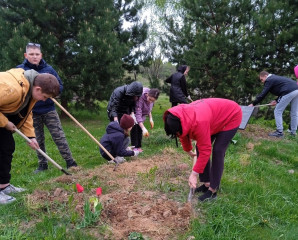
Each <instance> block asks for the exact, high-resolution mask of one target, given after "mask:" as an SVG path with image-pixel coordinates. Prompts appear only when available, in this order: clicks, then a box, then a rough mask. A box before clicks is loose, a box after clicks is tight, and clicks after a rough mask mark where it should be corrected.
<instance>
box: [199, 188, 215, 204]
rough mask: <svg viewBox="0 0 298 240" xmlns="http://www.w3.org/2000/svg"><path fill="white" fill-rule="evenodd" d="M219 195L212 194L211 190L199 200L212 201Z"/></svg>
mask: <svg viewBox="0 0 298 240" xmlns="http://www.w3.org/2000/svg"><path fill="white" fill-rule="evenodd" d="M216 195H217V193H216V192H215V193H212V192H211V191H210V190H207V192H205V193H204V194H203V195H202V196H200V197H199V198H198V199H199V200H200V201H201V202H203V201H207V200H212V199H215V198H216Z"/></svg>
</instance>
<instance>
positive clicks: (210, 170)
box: [197, 128, 238, 189]
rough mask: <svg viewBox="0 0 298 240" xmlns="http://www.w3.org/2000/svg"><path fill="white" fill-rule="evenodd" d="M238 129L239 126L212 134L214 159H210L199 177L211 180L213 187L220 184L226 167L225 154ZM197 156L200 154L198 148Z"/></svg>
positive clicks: (207, 180) (201, 179)
mask: <svg viewBox="0 0 298 240" xmlns="http://www.w3.org/2000/svg"><path fill="white" fill-rule="evenodd" d="M237 130H238V128H234V129H232V130H229V131H223V132H219V133H217V134H214V135H212V136H211V142H212V143H213V147H212V161H210V159H209V161H208V163H207V165H206V167H205V169H204V172H203V173H200V174H199V178H200V181H201V182H210V187H211V188H213V189H217V188H218V187H219V185H220V181H221V177H222V173H223V169H224V159H225V154H226V151H227V148H228V146H229V143H230V141H231V140H232V139H233V137H234V136H235V134H236V132H237ZM197 156H199V152H198V149H197Z"/></svg>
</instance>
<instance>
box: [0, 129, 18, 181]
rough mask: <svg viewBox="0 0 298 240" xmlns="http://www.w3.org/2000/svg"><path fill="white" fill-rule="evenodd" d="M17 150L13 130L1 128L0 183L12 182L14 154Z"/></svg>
mask: <svg viewBox="0 0 298 240" xmlns="http://www.w3.org/2000/svg"><path fill="white" fill-rule="evenodd" d="M14 150H15V141H14V139H13V136H12V132H11V131H8V130H6V129H5V128H0V184H6V183H9V182H10V178H11V175H10V170H11V162H12V155H13V153H14Z"/></svg>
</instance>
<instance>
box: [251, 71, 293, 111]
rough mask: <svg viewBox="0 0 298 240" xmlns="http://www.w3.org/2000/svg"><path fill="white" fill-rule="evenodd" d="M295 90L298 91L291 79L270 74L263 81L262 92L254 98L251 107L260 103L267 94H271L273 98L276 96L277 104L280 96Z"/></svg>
mask: <svg viewBox="0 0 298 240" xmlns="http://www.w3.org/2000/svg"><path fill="white" fill-rule="evenodd" d="M295 90H298V86H297V83H296V82H295V81H294V80H292V79H291V78H287V77H282V76H278V75H274V74H272V75H271V76H269V77H267V79H266V80H265V82H264V88H263V91H262V92H261V93H260V94H259V95H258V96H257V97H256V100H255V101H254V102H253V105H256V104H258V103H259V102H261V101H262V100H263V99H264V98H265V97H266V95H267V94H268V92H270V93H272V94H273V95H275V96H278V98H277V102H278V101H279V99H280V98H281V97H282V96H284V95H287V94H288V93H290V92H293V91H295Z"/></svg>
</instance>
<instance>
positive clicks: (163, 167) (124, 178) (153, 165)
mask: <svg viewBox="0 0 298 240" xmlns="http://www.w3.org/2000/svg"><path fill="white" fill-rule="evenodd" d="M173 153H175V154H173ZM183 159H185V155H183V154H179V153H177V152H175V151H174V150H172V149H165V150H164V152H163V154H162V155H158V156H153V157H151V158H148V159H133V160H131V161H128V162H125V163H123V164H121V165H119V167H118V168H117V170H116V171H114V165H110V164H106V165H101V166H99V167H98V168H95V169H92V170H83V169H76V171H75V172H73V173H72V174H73V175H71V176H69V175H62V176H60V177H58V178H55V179H52V180H50V181H49V182H48V183H47V184H45V185H47V186H48V185H49V184H50V185H51V184H52V185H51V186H53V188H52V190H50V191H46V190H36V191H35V192H34V193H32V194H30V195H28V196H27V200H28V201H27V202H28V206H30V208H31V209H32V208H33V209H35V210H37V209H40V210H43V209H45V210H46V208H45V205H46V207H47V208H48V207H51V206H52V208H55V203H57V202H58V203H65V205H67V204H69V199H70V198H72V201H73V202H74V203H75V206H73V207H75V211H76V212H77V213H79V214H80V215H81V216H82V217H83V216H84V209H83V206H84V204H85V201H86V199H88V198H90V197H94V196H96V194H95V188H92V189H88V187H85V190H84V192H83V193H77V192H75V191H74V190H73V191H71V190H72V189H73V188H70V187H65V189H64V188H63V186H64V185H65V186H67V185H72V186H74V185H75V183H80V184H81V185H82V186H88V185H90V182H91V181H92V183H94V182H99V183H100V184H101V186H102V187H103V188H104V191H103V195H101V196H100V197H99V201H100V202H101V203H102V205H103V211H102V213H101V216H100V221H99V222H98V224H105V225H107V226H108V229H109V231H110V232H109V233H107V235H106V236H102V235H100V234H99V233H98V232H96V231H95V229H93V230H90V228H89V230H90V233H91V234H92V235H94V236H95V237H96V238H105V239H127V238H128V236H129V234H130V233H131V232H139V233H142V234H143V236H146V237H149V238H150V239H157V240H158V239H175V236H176V235H177V233H182V232H185V231H186V230H187V229H188V226H189V222H190V219H191V217H192V216H193V213H194V212H193V211H194V210H193V209H192V207H191V205H190V204H189V203H186V196H185V201H182V202H181V201H180V202H178V201H175V200H173V199H181V196H179V197H178V198H175V197H174V198H173V195H169V194H165V193H163V192H160V191H158V190H155V189H158V188H156V187H155V188H154V191H153V190H152V189H150V187H149V186H150V184H154V183H152V182H151V181H150V176H151V175H150V174H153V173H154V174H153V175H154V178H155V182H159V181H160V180H161V179H167V182H168V183H169V184H172V185H173V186H178V187H180V188H181V187H182V188H184V187H186V188H187V178H188V175H189V173H190V171H191V165H192V160H191V159H189V162H187V157H186V161H185V160H184V161H183ZM153 175H152V176H153ZM148 176H149V181H147V182H146V179H147V177H148ZM163 181H164V180H163ZM57 184H58V185H59V186H61V185H62V187H57ZM66 189H68V190H66ZM69 189H71V190H69ZM176 194H177V193H176ZM178 194H179V193H178ZM180 194H181V193H180ZM182 198H183V197H182Z"/></svg>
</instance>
